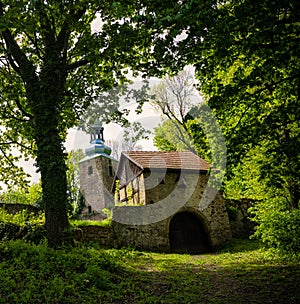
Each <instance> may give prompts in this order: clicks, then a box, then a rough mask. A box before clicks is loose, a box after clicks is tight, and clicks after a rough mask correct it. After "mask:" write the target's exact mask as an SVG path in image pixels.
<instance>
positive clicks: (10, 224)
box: [0, 208, 46, 243]
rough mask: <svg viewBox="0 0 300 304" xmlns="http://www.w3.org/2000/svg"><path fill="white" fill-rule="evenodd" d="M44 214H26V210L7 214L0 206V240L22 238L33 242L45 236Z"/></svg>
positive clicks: (39, 240) (37, 241)
mask: <svg viewBox="0 0 300 304" xmlns="http://www.w3.org/2000/svg"><path fill="white" fill-rule="evenodd" d="M44 222H45V221H44V215H43V214H42V213H40V214H37V215H34V214H28V213H27V211H26V210H24V211H22V212H19V213H16V214H9V213H7V212H6V211H5V210H3V209H1V208H0V240H2V241H7V240H17V239H24V240H26V241H31V242H34V243H39V242H41V241H42V240H43V239H44V238H45V237H46V231H45V229H44Z"/></svg>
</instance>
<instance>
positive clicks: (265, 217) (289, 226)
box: [252, 202, 300, 253]
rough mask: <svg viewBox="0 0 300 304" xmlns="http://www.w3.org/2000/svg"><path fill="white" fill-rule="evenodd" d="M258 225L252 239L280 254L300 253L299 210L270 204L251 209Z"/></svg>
mask: <svg viewBox="0 0 300 304" xmlns="http://www.w3.org/2000/svg"><path fill="white" fill-rule="evenodd" d="M252 213H254V215H255V217H254V220H255V221H256V222H257V223H258V226H257V227H256V231H255V233H254V237H258V238H260V239H261V241H262V243H263V244H264V245H265V246H266V247H268V248H275V249H276V250H278V251H279V252H282V253H296V252H299V251H300V210H298V209H292V210H288V209H286V208H283V207H281V208H280V206H278V204H276V203H275V204H274V203H272V202H268V203H267V202H265V203H262V204H261V205H260V206H259V205H257V206H256V207H255V208H252Z"/></svg>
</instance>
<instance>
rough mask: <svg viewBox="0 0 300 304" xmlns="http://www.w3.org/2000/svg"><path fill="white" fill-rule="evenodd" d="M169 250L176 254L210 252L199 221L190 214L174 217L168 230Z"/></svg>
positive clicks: (183, 213)
mask: <svg viewBox="0 0 300 304" xmlns="http://www.w3.org/2000/svg"><path fill="white" fill-rule="evenodd" d="M169 229H170V230H169V240H170V249H171V251H172V252H177V253H190V254H199V253H207V252H211V246H210V245H209V241H208V235H207V233H206V231H205V229H204V226H203V224H202V223H201V221H200V219H199V218H198V217H197V216H195V215H194V214H193V213H190V212H181V213H177V214H175V215H174V217H173V218H172V220H171V222H170V228H169Z"/></svg>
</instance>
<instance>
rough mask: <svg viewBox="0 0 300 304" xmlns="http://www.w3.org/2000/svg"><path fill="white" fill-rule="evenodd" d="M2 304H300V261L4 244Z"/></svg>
mask: <svg viewBox="0 0 300 304" xmlns="http://www.w3.org/2000/svg"><path fill="white" fill-rule="evenodd" d="M0 303H22V304H26V303H30V304H31V303H34V304H35V303H43V304H44V303H59V304H63V303H66V304H70V303H74V304H75V303H80V304H81V303H87V304H94V303H95V304H103V303H104V304H105V303H115V304H118V303H122V304H125V303H128V304H144V303H148V304H150V303H165V304H172V303H178V304H181V303H185V304H188V303H193V304H197V303H200V304H201V303H203V304H206V303H208V304H211V303H213V304H220V303H224V304H235V303H238V304H246V303H247V304H252V303H253V304H268V303H278V304H281V303H282V304H298V303H300V259H299V258H293V259H291V258H290V259H289V260H288V259H285V260H283V259H282V258H276V257H274V256H271V255H270V254H269V253H268V252H266V251H264V250H261V249H259V248H258V246H257V243H255V242H251V241H247V240H246V241H245V240H235V241H234V242H233V244H232V245H231V247H228V248H227V249H225V250H223V251H222V252H218V253H214V254H207V255H194V256H190V255H179V254H160V253H149V252H139V251H135V250H129V249H121V250H116V249H108V250H106V249H101V248H98V247H97V246H95V245H94V244H92V245H89V246H88V245H84V246H82V247H77V248H63V249H61V250H57V251H54V250H49V248H47V247H46V246H45V245H38V246H35V245H30V244H27V243H25V242H22V241H12V242H2V243H0Z"/></svg>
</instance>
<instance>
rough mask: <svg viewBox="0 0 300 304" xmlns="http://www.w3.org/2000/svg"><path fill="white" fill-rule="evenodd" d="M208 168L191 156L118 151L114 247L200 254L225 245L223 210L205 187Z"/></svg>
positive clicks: (227, 228)
mask: <svg viewBox="0 0 300 304" xmlns="http://www.w3.org/2000/svg"><path fill="white" fill-rule="evenodd" d="M209 169H210V165H209V164H208V163H207V162H206V161H204V160H203V159H201V158H199V157H198V156H196V155H195V154H193V153H191V152H157V151H152V152H145V151H131V152H123V153H122V155H121V159H120V162H119V166H118V169H117V175H116V178H115V179H118V180H119V185H118V189H117V190H118V192H119V200H120V203H121V204H120V205H121V206H119V207H115V208H114V209H113V229H114V231H115V235H116V236H117V239H118V242H119V246H126V245H128V244H130V245H133V246H136V247H138V248H143V249H149V250H163V251H174V252H190V253H203V252H209V251H211V250H214V249H217V248H219V247H221V246H223V245H224V244H226V243H227V242H228V241H229V240H230V239H231V230H230V224H229V220H228V215H227V211H226V206H225V203H224V200H223V198H222V196H221V195H220V193H219V192H216V191H214V189H212V188H209V186H208V180H209ZM212 192H213V196H211V193H212ZM122 205H123V206H122Z"/></svg>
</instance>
